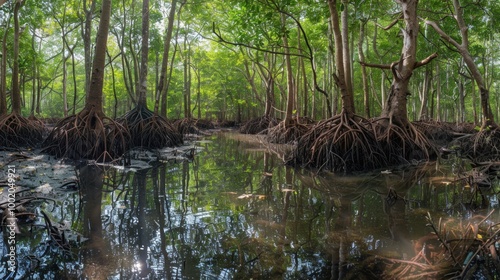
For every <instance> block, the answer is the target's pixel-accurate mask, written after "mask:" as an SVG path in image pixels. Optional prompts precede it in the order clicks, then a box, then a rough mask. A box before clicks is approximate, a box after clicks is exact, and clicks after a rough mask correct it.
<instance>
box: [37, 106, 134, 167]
mask: <svg viewBox="0 0 500 280" xmlns="http://www.w3.org/2000/svg"><path fill="white" fill-rule="evenodd" d="M129 138H130V135H129V133H128V130H127V129H126V128H125V127H123V126H122V125H121V124H119V123H118V122H115V121H113V120H112V119H110V118H108V117H106V116H105V115H104V114H103V113H102V112H101V111H96V110H94V109H84V110H83V111H81V112H80V113H78V114H76V115H72V116H69V117H66V118H64V119H62V120H61V121H59V122H58V123H57V125H56V126H55V128H54V129H53V130H52V132H51V133H50V134H49V136H48V137H47V139H45V141H44V142H43V144H42V145H43V147H44V149H43V151H45V152H47V153H49V154H52V155H54V156H56V157H66V158H69V159H75V160H78V159H93V160H97V161H110V160H113V159H116V158H119V157H121V156H122V155H123V153H124V152H125V151H126V150H127V149H128V142H129Z"/></svg>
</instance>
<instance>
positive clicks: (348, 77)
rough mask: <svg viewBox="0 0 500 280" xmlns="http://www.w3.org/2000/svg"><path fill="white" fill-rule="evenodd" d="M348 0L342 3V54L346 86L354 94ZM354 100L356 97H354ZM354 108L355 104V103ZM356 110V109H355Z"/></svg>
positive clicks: (349, 93)
mask: <svg viewBox="0 0 500 280" xmlns="http://www.w3.org/2000/svg"><path fill="white" fill-rule="evenodd" d="M348 2H349V1H348V0H342V5H343V6H344V9H343V10H342V12H341V21H342V52H343V54H342V56H343V60H344V77H345V86H346V90H347V94H348V95H351V96H354V93H353V85H352V71H351V68H352V67H351V50H350V48H349V21H348V15H349V12H348V10H347V5H348ZM353 102H354V97H353ZM353 108H354V105H353ZM353 112H354V111H353Z"/></svg>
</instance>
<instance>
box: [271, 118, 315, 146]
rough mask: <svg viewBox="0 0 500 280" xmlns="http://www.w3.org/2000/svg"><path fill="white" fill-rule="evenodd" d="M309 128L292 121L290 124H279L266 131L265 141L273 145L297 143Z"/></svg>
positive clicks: (283, 122)
mask: <svg viewBox="0 0 500 280" xmlns="http://www.w3.org/2000/svg"><path fill="white" fill-rule="evenodd" d="M308 130H309V127H308V126H307V125H303V124H300V123H298V122H297V120H296V119H292V120H291V121H290V123H288V124H287V123H285V121H282V122H280V123H279V124H278V125H275V126H273V127H271V128H269V129H268V130H267V141H269V142H271V143H275V144H288V143H292V142H294V141H297V140H298V139H299V138H300V137H302V136H303V135H304V134H306V133H307V131H308Z"/></svg>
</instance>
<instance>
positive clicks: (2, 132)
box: [0, 113, 45, 148]
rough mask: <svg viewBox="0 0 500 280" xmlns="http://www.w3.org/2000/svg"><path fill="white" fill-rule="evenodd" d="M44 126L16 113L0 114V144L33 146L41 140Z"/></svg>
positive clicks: (11, 146)
mask: <svg viewBox="0 0 500 280" xmlns="http://www.w3.org/2000/svg"><path fill="white" fill-rule="evenodd" d="M44 128H45V126H44V124H43V123H41V122H40V121H37V120H33V119H29V118H25V117H23V116H21V115H20V114H17V113H11V114H8V115H3V116H0V146H3V147H10V148H13V147H19V146H24V147H25V146H29V147H35V146H37V145H38V144H39V143H40V142H41V141H42V137H43V133H44Z"/></svg>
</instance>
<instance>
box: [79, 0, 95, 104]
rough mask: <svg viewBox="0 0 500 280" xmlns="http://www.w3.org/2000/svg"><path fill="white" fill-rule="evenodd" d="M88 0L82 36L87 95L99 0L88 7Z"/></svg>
mask: <svg viewBox="0 0 500 280" xmlns="http://www.w3.org/2000/svg"><path fill="white" fill-rule="evenodd" d="M87 1H88V0H83V1H82V2H83V11H84V13H85V21H84V24H82V37H83V47H84V53H85V55H84V60H85V95H88V94H89V89H90V79H91V73H92V52H91V44H92V42H91V35H92V17H93V15H94V10H95V5H96V2H97V1H92V3H91V4H90V7H87Z"/></svg>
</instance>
